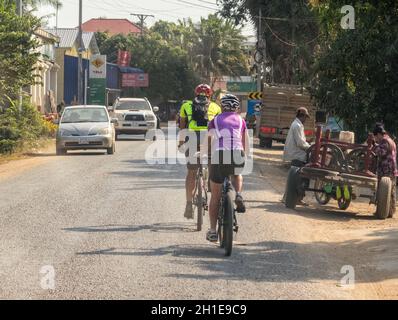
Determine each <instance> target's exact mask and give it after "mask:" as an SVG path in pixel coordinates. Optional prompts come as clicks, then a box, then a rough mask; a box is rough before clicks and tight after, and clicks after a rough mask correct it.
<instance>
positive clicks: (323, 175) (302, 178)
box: [285, 125, 392, 219]
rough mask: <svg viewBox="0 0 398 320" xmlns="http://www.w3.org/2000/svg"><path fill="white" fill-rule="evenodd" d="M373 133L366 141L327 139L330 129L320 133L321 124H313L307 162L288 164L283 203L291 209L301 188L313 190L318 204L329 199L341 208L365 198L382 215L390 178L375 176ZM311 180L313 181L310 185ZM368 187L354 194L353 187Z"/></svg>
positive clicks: (386, 209)
mask: <svg viewBox="0 0 398 320" xmlns="http://www.w3.org/2000/svg"><path fill="white" fill-rule="evenodd" d="M372 141H373V137H372V135H369V138H368V141H367V144H350V143H345V142H341V141H338V140H332V139H330V131H326V134H325V137H322V126H320V125H319V126H317V132H316V143H315V145H313V146H312V147H311V148H310V149H309V150H308V159H309V163H308V164H307V165H306V166H305V167H303V168H297V167H292V168H291V169H290V171H289V174H288V178H287V184H286V201H285V204H286V207H287V208H290V209H294V208H295V207H296V205H297V202H298V201H299V200H300V199H302V198H303V196H304V195H305V192H306V191H307V192H308V191H310V192H314V193H315V198H316V200H317V201H318V203H319V204H321V205H326V204H328V203H329V201H330V200H331V199H335V200H337V202H338V206H339V208H340V209H342V210H346V209H348V208H349V206H350V204H351V201H353V200H355V199H357V198H358V197H366V198H369V200H370V203H372V204H375V205H376V206H377V210H376V216H377V217H378V218H380V219H386V218H387V217H388V215H389V209H390V200H391V188H392V185H391V179H389V178H382V179H380V180H378V179H377V176H376V166H377V158H376V155H375V154H374V153H373V151H372V149H373V143H372ZM311 181H314V183H313V187H312V188H311V187H310V186H311V183H310V182H311ZM358 188H367V189H370V190H371V192H370V195H369V194H368V195H361V194H356V193H355V191H354V189H355V190H356V189H358Z"/></svg>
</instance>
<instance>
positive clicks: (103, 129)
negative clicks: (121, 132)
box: [97, 128, 109, 135]
mask: <svg viewBox="0 0 398 320" xmlns="http://www.w3.org/2000/svg"><path fill="white" fill-rule="evenodd" d="M108 134H109V128H102V129H99V130H98V133H97V135H108Z"/></svg>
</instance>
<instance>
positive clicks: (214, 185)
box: [207, 94, 249, 242]
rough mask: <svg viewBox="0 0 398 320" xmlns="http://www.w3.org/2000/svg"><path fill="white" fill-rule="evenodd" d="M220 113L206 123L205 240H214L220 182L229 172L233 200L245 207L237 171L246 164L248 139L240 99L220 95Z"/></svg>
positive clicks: (238, 208)
mask: <svg viewBox="0 0 398 320" xmlns="http://www.w3.org/2000/svg"><path fill="white" fill-rule="evenodd" d="M221 107H222V109H223V113H222V114H221V115H219V116H217V117H216V118H214V120H212V121H211V122H210V123H209V141H210V145H211V167H210V182H211V200H210V208H209V215H210V230H209V231H208V233H207V240H208V241H210V242H216V241H217V240H218V236H217V231H216V228H217V217H218V212H219V206H220V200H221V194H222V184H223V183H224V180H225V178H226V177H229V176H232V177H233V179H232V183H233V186H234V188H235V191H236V199H235V203H236V206H237V211H238V212H240V213H244V212H245V211H246V208H245V204H244V201H243V197H242V190H243V177H242V175H240V174H238V172H237V171H238V170H237V169H239V168H243V167H244V166H245V151H246V142H247V141H248V139H249V136H248V132H247V127H246V122H245V121H244V120H243V119H242V117H241V116H240V115H239V112H240V101H239V99H238V98H237V97H236V96H234V95H231V94H227V95H225V96H224V97H223V98H222V99H221Z"/></svg>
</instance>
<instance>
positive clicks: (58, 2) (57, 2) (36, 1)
mask: <svg viewBox="0 0 398 320" xmlns="http://www.w3.org/2000/svg"><path fill="white" fill-rule="evenodd" d="M23 2H24V6H31V7H33V8H37V7H39V6H45V5H48V6H52V7H54V8H56V7H57V6H58V8H61V7H62V0H24V1H23Z"/></svg>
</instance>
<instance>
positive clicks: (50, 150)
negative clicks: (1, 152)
mask: <svg viewBox="0 0 398 320" xmlns="http://www.w3.org/2000/svg"><path fill="white" fill-rule="evenodd" d="M54 158H55V140H49V141H47V142H45V143H44V145H43V146H42V147H40V148H38V149H37V150H33V151H32V152H28V153H19V154H15V155H11V156H2V157H0V181H2V180H5V179H8V178H11V177H14V176H17V175H20V174H22V173H23V172H25V171H27V170H29V169H32V168H34V167H36V166H39V165H41V164H44V163H45V162H47V161H50V160H51V159H54Z"/></svg>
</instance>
